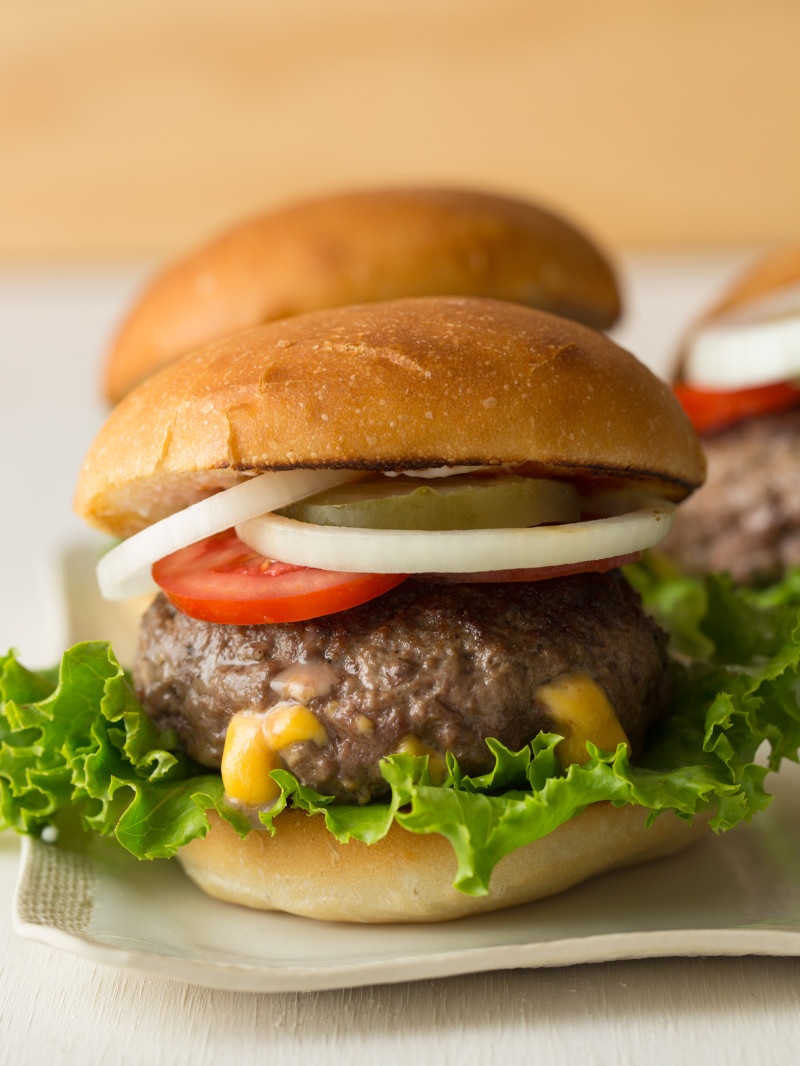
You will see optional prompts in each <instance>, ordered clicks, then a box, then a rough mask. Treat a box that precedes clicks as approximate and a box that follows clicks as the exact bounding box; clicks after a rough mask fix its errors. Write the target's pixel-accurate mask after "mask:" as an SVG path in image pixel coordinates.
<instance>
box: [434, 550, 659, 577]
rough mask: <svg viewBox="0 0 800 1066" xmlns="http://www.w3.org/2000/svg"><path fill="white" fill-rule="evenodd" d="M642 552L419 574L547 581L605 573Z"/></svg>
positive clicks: (633, 561)
mask: <svg viewBox="0 0 800 1066" xmlns="http://www.w3.org/2000/svg"><path fill="white" fill-rule="evenodd" d="M641 557H642V553H641V552H631V553H630V555H614V556H612V557H611V558H610V559H594V560H592V561H590V562H586V563H564V564H563V565H561V566H537V567H535V568H534V569H529V570H485V571H482V572H480V573H477V574H419V575H417V576H418V577H424V578H425V580H426V581H447V582H449V583H450V584H454V585H455V584H483V583H485V582H490V581H498V582H503V581H547V580H549V579H550V578H551V577H568V576H569V575H570V574H586V573H589V572H590V571H594V572H595V573H598V574H604V573H605V572H606V571H607V570H613V569H614V568H615V567H617V566H628V564H629V563H635V562H638V561H639V559H641Z"/></svg>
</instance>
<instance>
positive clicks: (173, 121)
mask: <svg viewBox="0 0 800 1066" xmlns="http://www.w3.org/2000/svg"><path fill="white" fill-rule="evenodd" d="M799 41H800V3H798V2H797V0H760V2H759V3H754V2H752V0H646V2H643V0H604V2H603V3H599V2H598V0H402V3H401V2H397V3H392V4H388V3H378V2H376V0H336V2H332V0H293V2H292V3H287V2H277V0H170V2H169V3H163V2H162V0H136V2H133V0H128V2H125V0H119V2H117V3H108V0H69V2H58V0H26V2H22V0H0V262H6V263H7V262H9V261H11V262H14V263H18V262H24V261H26V260H34V261H41V260H48V261H57V260H62V259H69V260H71V261H74V260H75V259H76V258H84V259H86V258H88V259H91V258H105V259H108V257H114V256H119V257H126V256H142V255H148V256H149V255H154V254H157V255H162V254H167V253H170V252H173V251H174V250H176V249H179V248H182V247H184V246H186V245H189V244H193V243H195V242H197V241H198V240H199V239H200V238H201V237H204V236H206V235H207V234H209V233H211V232H213V231H215V230H216V229H217V228H219V227H220V226H222V225H224V224H226V223H227V222H228V221H231V220H233V219H236V218H239V217H240V216H242V215H244V214H246V213H248V212H250V211H253V210H259V209H262V208H264V207H268V206H271V205H274V204H278V203H281V202H284V201H286V200H289V199H293V198H295V197H297V196H302V195H305V194H308V193H314V192H319V191H327V190H332V189H339V188H343V187H352V186H358V185H366V184H375V183H381V184H383V183H397V182H411V181H413V182H418V181H441V182H457V183H464V184H468V185H476V186H486V187H491V188H495V189H499V190H505V191H509V192H512V193H521V194H525V195H529V196H532V197H535V198H538V199H540V200H542V201H544V202H545V203H549V204H550V205H552V206H554V207H556V208H558V209H560V210H562V211H564V212H566V213H567V214H568V215H570V216H571V217H572V218H573V219H575V220H576V221H578V222H582V223H584V224H586V225H588V227H589V228H590V229H591V230H592V231H593V232H594V233H595V234H596V235H597V236H598V237H600V238H602V239H604V240H605V241H606V242H607V243H610V244H611V245H612V246H613V245H621V246H627V247H640V248H641V247H654V246H656V247H669V246H683V247H686V246H705V247H708V246H709V245H714V246H720V245H731V244H739V245H742V244H745V243H750V244H752V243H759V242H765V241H774V240H781V239H784V238H787V237H800V107H798V105H799V104H800V59H799V58H798V42H799Z"/></svg>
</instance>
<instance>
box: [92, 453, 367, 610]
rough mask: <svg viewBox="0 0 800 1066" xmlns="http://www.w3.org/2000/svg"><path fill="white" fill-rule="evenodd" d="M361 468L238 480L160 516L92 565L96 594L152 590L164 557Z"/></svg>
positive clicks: (356, 474) (121, 595)
mask: <svg viewBox="0 0 800 1066" xmlns="http://www.w3.org/2000/svg"><path fill="white" fill-rule="evenodd" d="M364 473H365V471H363V470H271V471H269V472H268V473H266V474H259V475H258V476H257V477H253V478H250V479H249V480H247V481H243V482H242V483H241V484H239V485H234V486H233V487H232V488H229V489H225V490H224V491H223V492H218V493H216V494H215V495H213V496H208V497H207V498H206V499H205V500H200V501H198V502H197V503H193V504H192V505H191V506H189V507H186V508H184V509H183V510H182V511H176V512H175V514H172V515H169V516H168V517H167V518H162V519H161V521H160V522H155V523H154V524H153V525H152V526H149V527H148V528H147V529H143V530H142V531H141V532H140V533H135V534H134V535H133V536H132V537H128V539H127V540H124V541H122V543H121V544H118V545H117V546H116V547H115V548H112V549H111V551H110V552H107V553H106V554H105V555H104V556H103V557H102V559H100V561H99V562H98V564H97V568H96V574H97V583H98V585H99V586H100V592H101V593H102V595H103V597H104V598H105V599H107V600H124V599H127V598H128V597H129V596H141V595H145V594H147V593H150V592H156V591H157V589H158V586H157V585H156V584H155V582H154V581H153V578H152V575H151V573H150V569H151V567H152V565H153V563H156V562H158V560H159V559H163V558H164V557H165V556H167V555H171V554H172V553H173V552H176V551H179V550H180V549H181V548H187V547H188V546H189V545H190V544H194V543H196V542H197V541H199V540H204V539H205V538H206V537H210V536H213V535H214V534H215V533H222V532H223V531H224V530H226V529H231V528H232V527H233V526H235V525H236V524H237V523H238V522H244V521H246V520H247V519H250V518H253V517H254V516H255V515H261V514H264V513H265V512H266V511H275V510H278V509H279V508H281V507H288V506H289V504H292V503H297V501H298V500H304V499H305V498H306V497H307V496H314V495H315V494H316V493H318V492H323V491H325V490H326V489H330V488H333V487H334V486H335V485H341V484H343V483H344V482H345V481H354V480H356V479H357V478H360V477H363V476H364Z"/></svg>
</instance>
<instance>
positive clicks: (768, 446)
mask: <svg viewBox="0 0 800 1066" xmlns="http://www.w3.org/2000/svg"><path fill="white" fill-rule="evenodd" d="M703 448H704V450H705V453H706V458H707V460H708V478H707V480H706V483H705V485H704V486H703V487H702V489H700V491H699V492H696V493H695V494H694V496H692V497H691V498H690V499H689V500H687V501H686V502H685V503H683V504H681V507H680V511H679V513H678V516H677V519H676V521H675V525H674V527H673V531H672V533H671V534H670V536H669V539H668V540H666V541H665V542H664V546H663V548H664V551H666V552H668V553H669V554H670V555H672V556H674V557H675V558H676V559H677V560H678V561H679V562H680V563H681V564H682V565H683V566H685V567H686V569H687V570H689V571H690V572H692V573H697V574H703V573H705V572H707V571H710V570H728V571H730V573H731V574H732V575H733V578H734V580H736V581H738V582H740V583H743V584H766V583H768V582H770V581H775V580H777V579H778V578H779V577H780V576H781V574H782V573H783V572H784V570H786V569H787V568H789V567H791V566H798V565H800V492H798V483H799V482H800V409H798V410H793V411H783V412H780V413H778V414H771V415H762V416H760V417H758V418H751V419H748V420H747V421H744V422H739V423H737V424H736V425H734V426H731V427H729V428H728V429H724V430H720V431H719V432H717V433H713V434H709V435H708V436H706V437H704V438H703Z"/></svg>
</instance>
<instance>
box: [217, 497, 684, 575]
mask: <svg viewBox="0 0 800 1066" xmlns="http://www.w3.org/2000/svg"><path fill="white" fill-rule="evenodd" d="M629 502H630V500H629ZM634 506H636V508H637V509H636V510H629V511H626V512H625V513H623V514H616V513H615V514H613V515H612V516H611V517H608V518H598V519H593V520H591V521H586V522H571V523H568V524H565V525H561V526H533V527H531V528H527V529H457V530H435V531H428V530H406V529H403V530H395V529H352V528H346V527H342V526H316V525H311V524H310V523H307V522H297V521H295V520H294V519H291V518H283V517H281V516H279V515H274V514H266V515H260V516H259V517H258V518H251V519H250V520H249V521H246V522H242V523H240V524H238V525H237V526H236V533H237V535H238V536H239V538H240V539H241V540H243V541H244V543H245V544H247V546H248V547H250V548H252V549H253V551H256V552H259V553H260V554H261V555H265V556H267V557H268V558H272V559H280V560H281V562H285V563H293V564H294V565H296V566H313V567H317V568H319V569H322V570H343V571H346V572H355V573H376V574H425V573H442V574H456V573H462V574H463V573H474V572H479V571H486V570H501V569H502V570H527V569H529V568H535V567H541V566H562V565H565V564H569V563H584V562H591V561H593V560H595V559H609V558H611V557H612V556H615V555H628V554H629V553H631V552H637V551H643V550H644V549H645V548H651V547H653V546H654V545H655V544H658V543H660V541H662V540H663V539H664V537H666V536H667V534H668V533H669V531H670V529H671V528H672V523H673V522H674V519H675V505H674V504H673V503H669V502H668V501H666V500H655V499H643V498H639V499H638V500H637V501H636V503H635V505H634Z"/></svg>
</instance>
